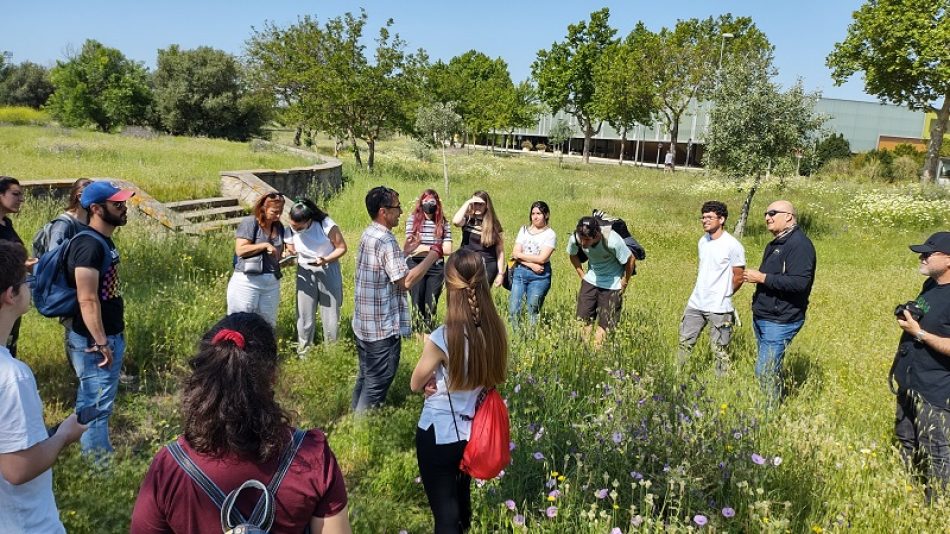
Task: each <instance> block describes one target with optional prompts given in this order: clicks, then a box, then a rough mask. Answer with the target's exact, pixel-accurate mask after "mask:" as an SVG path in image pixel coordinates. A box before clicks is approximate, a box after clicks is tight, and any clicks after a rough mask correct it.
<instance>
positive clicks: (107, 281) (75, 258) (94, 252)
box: [66, 229, 125, 337]
mask: <svg viewBox="0 0 950 534" xmlns="http://www.w3.org/2000/svg"><path fill="white" fill-rule="evenodd" d="M90 230H91V231H93V232H95V230H92V229H90ZM100 235H101V234H100ZM102 238H103V239H105V240H106V243H108V244H109V251H108V254H109V256H111V258H112V261H111V262H110V263H109V267H108V268H107V269H106V271H105V272H104V273H103V272H100V273H99V287H98V289H97V290H96V292H97V293H98V294H99V311H100V314H101V315H102V327H103V328H104V329H105V331H106V335H107V336H114V335H118V334H121V333H122V332H123V331H124V330H125V302H124V301H123V300H122V289H121V286H120V285H119V252H118V251H117V250H116V248H115V243H113V241H112V239H111V238H109V237H106V236H102ZM106 254H107V252H106V251H105V249H103V248H102V243H100V242H99V240H98V239H96V238H95V237H93V236H91V235H77V236H76V237H75V238H73V240H72V241H70V243H69V253H68V255H67V257H66V272H67V273H68V274H67V276H68V283H69V285H70V286H72V287H76V267H88V268H91V269H95V270H97V271H101V269H102V264H103V261H104V260H105V255H106ZM73 331H74V332H76V333H77V334H79V335H82V336H87V337H88V336H89V328H88V327H87V326H86V323H85V322H83V320H82V312H81V311H79V310H76V315H75V316H74V317H73Z"/></svg>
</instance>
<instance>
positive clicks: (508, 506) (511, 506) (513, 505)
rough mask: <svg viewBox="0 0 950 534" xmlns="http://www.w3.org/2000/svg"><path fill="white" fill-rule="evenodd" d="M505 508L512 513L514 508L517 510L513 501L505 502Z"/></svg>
mask: <svg viewBox="0 0 950 534" xmlns="http://www.w3.org/2000/svg"><path fill="white" fill-rule="evenodd" d="M505 507H506V508H508V509H509V510H511V511H514V510H515V508H517V505H516V504H515V501H513V500H511V499H508V500H507V501H505Z"/></svg>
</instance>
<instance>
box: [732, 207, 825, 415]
mask: <svg viewBox="0 0 950 534" xmlns="http://www.w3.org/2000/svg"><path fill="white" fill-rule="evenodd" d="M765 227H766V228H767V229H768V231H769V232H771V233H772V235H773V236H775V237H774V238H773V239H772V241H770V242H769V244H768V245H766V246H765V251H763V252H762V264H761V265H760V266H759V268H758V269H746V270H745V273H744V275H743V279H744V281H745V282H746V283H749V284H755V285H756V286H755V294H754V295H753V296H752V330H753V332H754V333H755V339H756V341H758V344H759V355H758V359H757V360H756V362H755V375H756V376H757V377H759V381H760V383H761V385H762V389H763V390H764V391H765V394H766V395H767V396H768V399H769V402H770V403H777V402H781V400H782V397H783V396H784V393H785V391H784V389H785V388H784V380H783V378H782V359H783V358H784V357H785V349H786V348H787V347H788V345H789V343H791V342H792V339H794V338H795V335H796V334H798V332H799V330H801V329H802V326H803V325H804V324H805V311H806V310H807V309H808V297H809V295H811V288H812V285H813V284H814V283H815V265H816V257H815V246H814V245H812V242H811V240H810V239H808V236H806V235H805V232H804V231H802V229H801V228H800V227H799V226H798V214H797V213H796V212H795V206H792V203H791V202H788V201H787V200H776V201H775V202H773V203H771V204H769V207H768V208H767V209H766V210H765Z"/></svg>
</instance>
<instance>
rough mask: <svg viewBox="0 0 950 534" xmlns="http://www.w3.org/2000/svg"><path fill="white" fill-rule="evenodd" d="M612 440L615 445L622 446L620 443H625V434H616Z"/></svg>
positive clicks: (612, 436) (611, 437)
mask: <svg viewBox="0 0 950 534" xmlns="http://www.w3.org/2000/svg"><path fill="white" fill-rule="evenodd" d="M610 439H612V440H613V441H614V443H615V444H617V445H620V442H621V441H623V433H622V432H614V433H613V435H611V436H610Z"/></svg>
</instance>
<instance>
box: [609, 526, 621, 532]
mask: <svg viewBox="0 0 950 534" xmlns="http://www.w3.org/2000/svg"><path fill="white" fill-rule="evenodd" d="M610 534H623V531H622V530H620V527H614V528H612V529H610Z"/></svg>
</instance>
